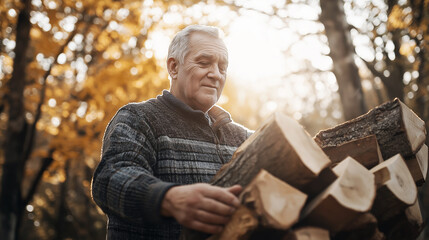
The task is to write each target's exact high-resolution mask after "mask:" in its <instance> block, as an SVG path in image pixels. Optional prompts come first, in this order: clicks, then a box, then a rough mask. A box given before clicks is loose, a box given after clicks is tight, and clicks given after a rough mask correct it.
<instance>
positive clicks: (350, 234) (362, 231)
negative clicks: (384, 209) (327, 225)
mask: <svg viewBox="0 0 429 240" xmlns="http://www.w3.org/2000/svg"><path fill="white" fill-rule="evenodd" d="M361 239H367V240H381V239H385V236H384V234H383V233H382V232H380V230H379V229H378V221H377V218H375V216H374V215H373V214H371V213H369V212H367V213H363V214H360V215H359V216H358V217H357V218H355V219H354V220H353V221H351V222H350V224H349V225H347V226H345V227H344V228H343V229H342V231H341V232H339V233H337V234H336V235H335V236H334V240H361Z"/></svg>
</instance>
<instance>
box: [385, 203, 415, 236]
mask: <svg viewBox="0 0 429 240" xmlns="http://www.w3.org/2000/svg"><path fill="white" fill-rule="evenodd" d="M380 229H381V230H383V231H385V233H386V236H387V239H389V240H402V239H416V238H417V237H418V236H419V235H420V233H421V232H422V230H423V218H422V213H421V211H420V206H419V203H418V201H416V203H414V204H413V205H412V206H410V207H408V208H407V209H406V210H405V211H404V212H401V213H400V214H399V215H397V216H395V217H393V218H391V219H390V220H389V221H387V222H384V223H382V224H381V226H380Z"/></svg>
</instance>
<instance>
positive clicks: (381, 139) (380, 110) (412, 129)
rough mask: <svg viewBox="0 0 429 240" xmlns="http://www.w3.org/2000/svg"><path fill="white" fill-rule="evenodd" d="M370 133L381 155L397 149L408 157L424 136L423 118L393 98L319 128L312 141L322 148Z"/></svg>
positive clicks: (423, 139) (417, 147) (384, 155)
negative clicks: (325, 128) (343, 119)
mask: <svg viewBox="0 0 429 240" xmlns="http://www.w3.org/2000/svg"><path fill="white" fill-rule="evenodd" d="M373 134H375V135H376V137H377V141H378V144H379V145H380V150H381V154H382V156H383V159H388V158H390V157H392V156H394V155H395V154H397V153H400V154H401V155H402V156H404V157H410V156H412V155H413V154H415V153H416V152H417V151H418V150H419V149H420V147H421V146H422V145H423V143H424V141H425V140H426V129H425V123H424V121H423V120H421V119H420V118H419V117H418V116H417V115H416V114H415V113H414V112H413V111H412V110H411V109H409V108H408V107H407V106H406V105H405V104H404V103H402V102H401V101H400V100H399V99H395V100H393V101H390V102H387V103H384V104H382V105H380V106H378V107H376V108H374V109H372V110H371V111H369V112H368V113H366V114H364V115H361V116H359V117H357V118H355V119H352V120H350V121H347V122H345V123H343V124H340V125H338V126H336V127H334V128H331V129H327V130H323V131H320V132H319V133H318V134H317V135H316V136H315V141H316V142H317V143H318V144H319V146H321V147H322V148H326V147H335V146H339V145H341V144H344V143H346V142H350V141H353V140H356V139H360V138H364V137H367V136H369V135H373Z"/></svg>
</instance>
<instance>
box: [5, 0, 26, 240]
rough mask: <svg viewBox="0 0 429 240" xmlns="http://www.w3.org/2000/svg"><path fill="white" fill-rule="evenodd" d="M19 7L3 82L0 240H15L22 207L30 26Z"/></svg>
mask: <svg viewBox="0 0 429 240" xmlns="http://www.w3.org/2000/svg"><path fill="white" fill-rule="evenodd" d="M22 4H23V8H22V10H21V11H20V13H19V15H18V22H17V27H16V47H15V59H14V62H13V73H12V77H11V79H10V80H9V81H8V83H7V87H8V89H9V92H8V95H7V98H6V101H7V107H8V109H9V112H8V116H9V118H8V121H7V129H6V139H5V142H6V143H7V147H6V148H5V151H4V159H5V160H4V161H5V162H4V165H3V175H2V181H1V193H0V239H3V240H12V239H15V238H16V237H17V233H18V230H19V229H18V228H19V226H18V224H17V223H18V217H19V216H20V215H21V213H20V212H21V211H22V207H21V203H22V195H21V194H22V193H21V185H22V177H23V171H24V159H23V156H22V153H23V151H24V149H23V143H24V142H25V138H26V134H27V123H26V121H25V112H24V102H23V94H24V86H25V80H26V77H27V75H26V66H27V62H26V61H27V60H26V53H27V49H28V45H29V41H30V39H29V34H30V29H31V24H30V9H31V2H30V0H23V1H22Z"/></svg>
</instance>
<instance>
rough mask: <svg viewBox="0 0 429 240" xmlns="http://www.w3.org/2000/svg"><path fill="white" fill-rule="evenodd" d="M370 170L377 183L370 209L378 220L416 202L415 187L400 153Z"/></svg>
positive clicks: (388, 216) (380, 220)
mask: <svg viewBox="0 0 429 240" xmlns="http://www.w3.org/2000/svg"><path fill="white" fill-rule="evenodd" d="M370 171H371V172H372V173H373V174H374V176H375V183H376V185H377V196H376V198H375V201H374V205H373V207H372V210H371V211H372V213H374V215H375V216H376V217H377V219H378V221H379V222H383V221H386V220H388V219H389V218H391V217H393V216H394V215H396V214H398V213H400V212H401V211H403V210H405V208H407V207H408V206H411V205H412V204H414V203H415V202H416V199H417V187H416V184H415V183H414V180H413V177H412V176H411V173H410V171H409V170H408V167H407V165H406V164H405V161H404V159H403V158H402V157H401V155H400V154H397V155H395V156H393V157H391V158H389V159H388V160H386V161H384V162H382V163H380V164H379V165H377V166H376V167H374V168H372V169H371V170H370Z"/></svg>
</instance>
